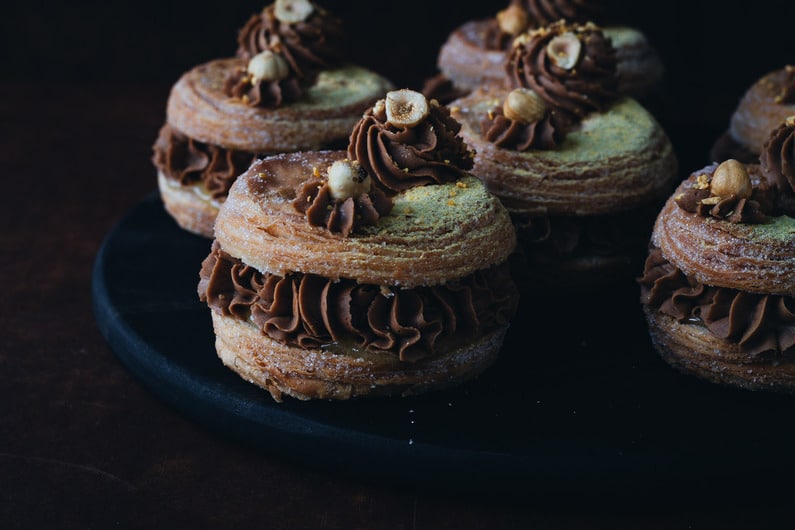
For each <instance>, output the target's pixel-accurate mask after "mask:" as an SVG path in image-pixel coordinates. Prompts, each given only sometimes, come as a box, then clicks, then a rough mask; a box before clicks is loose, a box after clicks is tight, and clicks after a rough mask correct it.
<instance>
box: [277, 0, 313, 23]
mask: <svg viewBox="0 0 795 530" xmlns="http://www.w3.org/2000/svg"><path fill="white" fill-rule="evenodd" d="M314 11H315V6H313V5H312V2H310V1H309V0H276V5H275V6H274V8H273V14H274V15H275V16H276V18H277V19H279V21H280V22H284V23H285V24H295V23H297V22H303V21H304V20H306V19H307V18H309V16H310V15H311V14H312V13H313V12H314Z"/></svg>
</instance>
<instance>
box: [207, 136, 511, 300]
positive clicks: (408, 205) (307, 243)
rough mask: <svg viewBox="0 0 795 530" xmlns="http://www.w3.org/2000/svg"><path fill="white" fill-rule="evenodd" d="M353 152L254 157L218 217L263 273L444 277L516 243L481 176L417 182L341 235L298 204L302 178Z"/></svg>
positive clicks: (419, 281)
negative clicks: (373, 218) (372, 218)
mask: <svg viewBox="0 0 795 530" xmlns="http://www.w3.org/2000/svg"><path fill="white" fill-rule="evenodd" d="M346 155H347V154H346V152H345V151H323V152H308V153H293V154H282V155H276V156H272V157H267V158H265V159H262V160H259V161H257V162H255V163H254V164H253V165H252V166H251V167H250V168H249V169H248V170H247V171H246V172H245V173H244V174H243V175H241V176H240V177H239V178H238V179H237V181H236V182H235V184H234V185H233V186H232V189H231V190H230V193H229V197H228V199H227V201H226V203H225V205H224V207H223V208H222V209H221V212H220V214H219V216H218V219H217V221H216V225H215V237H216V240H217V241H218V243H219V244H220V245H221V247H222V248H223V249H224V250H225V251H226V252H228V253H229V254H231V255H233V256H235V257H237V258H239V259H241V260H242V261H243V262H245V263H247V264H248V265H251V266H253V267H255V268H257V269H258V270H260V271H262V272H270V273H274V274H279V275H284V274H286V273H288V272H302V273H307V274H315V275H319V276H323V277H326V278H332V279H337V278H346V279H351V280H356V281H357V282H360V283H367V284H375V285H384V286H391V285H399V286H401V287H406V288H411V287H415V286H420V285H426V286H431V285H438V284H443V283H445V282H446V281H449V280H452V279H456V278H461V277H464V276H467V275H469V274H471V273H473V272H475V271H476V270H479V269H483V268H487V267H489V266H491V265H496V264H499V263H502V262H504V261H505V260H506V259H507V257H508V255H509V254H510V253H511V252H512V251H513V248H514V246H515V235H514V233H513V228H512V225H511V222H510V219H509V217H508V214H507V212H506V211H505V209H504V208H502V206H501V205H500V203H499V201H498V200H497V199H496V198H495V197H494V196H492V195H491V194H489V193H488V192H487V191H486V189H485V187H484V186H483V185H482V184H481V183H480V181H479V180H478V179H475V178H474V177H471V176H463V177H462V178H460V179H457V180H455V181H453V182H448V183H443V184H434V185H427V186H418V187H413V188H410V189H408V190H405V191H401V192H400V193H398V194H397V195H396V196H395V197H394V204H393V207H392V209H391V211H390V212H389V213H388V214H387V215H386V216H384V217H381V218H380V219H379V220H378V222H377V223H376V224H374V225H372V226H368V227H363V228H361V229H359V230H357V231H356V232H355V233H352V234H349V235H348V236H347V237H343V236H341V235H339V234H335V233H333V232H330V231H329V230H328V229H327V228H326V227H325V226H313V225H310V224H309V223H308V222H307V219H306V216H305V215H304V214H303V213H301V212H300V211H298V210H296V208H295V206H294V201H295V200H296V198H297V195H298V191H299V189H300V188H301V186H302V184H303V183H304V182H305V181H306V180H307V179H308V178H310V177H311V176H312V175H313V174H317V173H318V172H319V171H321V170H325V168H327V167H328V166H329V165H331V164H332V163H333V162H334V161H336V160H342V159H345V158H346Z"/></svg>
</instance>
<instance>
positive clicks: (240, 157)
mask: <svg viewBox="0 0 795 530" xmlns="http://www.w3.org/2000/svg"><path fill="white" fill-rule="evenodd" d="M152 150H153V155H152V162H153V163H154V164H155V166H156V167H157V169H158V170H159V171H160V172H161V173H163V175H165V176H166V178H168V179H169V180H172V181H174V182H178V183H179V184H181V185H183V186H191V185H194V184H201V185H203V187H204V188H205V189H206V190H207V192H208V194H209V195H210V196H211V197H212V198H214V199H220V198H225V197H226V196H227V195H228V194H229V188H230V187H232V183H233V182H234V181H235V179H236V178H237V176H238V175H240V174H241V173H242V172H243V171H245V170H246V169H248V166H250V165H251V163H252V162H253V161H254V159H255V158H257V155H255V154H252V153H248V152H245V151H237V150H235V149H224V148H223V147H219V146H217V145H211V144H206V143H203V142H199V141H197V140H194V139H193V138H189V137H188V136H186V135H185V134H183V133H181V132H180V131H178V130H176V129H174V128H173V127H171V126H170V125H167V124H166V125H164V126H163V127H162V128H161V129H160V133H159V135H158V137H157V140H156V141H155V144H154V146H152Z"/></svg>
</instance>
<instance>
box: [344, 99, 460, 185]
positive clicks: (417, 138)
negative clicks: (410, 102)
mask: <svg viewBox="0 0 795 530" xmlns="http://www.w3.org/2000/svg"><path fill="white" fill-rule="evenodd" d="M396 92H403V91H396ZM396 92H390V93H388V94H387V99H389V97H390V95H391V94H394V93H396ZM413 95H415V96H421V94H419V93H414V94H413ZM423 99H424V96H423ZM460 130H461V124H460V123H458V122H457V121H456V120H455V119H454V118H452V117H451V116H450V110H449V109H448V108H447V107H443V106H442V105H440V104H439V103H438V102H437V101H436V100H431V101H430V102H427V114H425V115H424V117H423V118H422V119H421V121H419V123H416V124H413V125H411V126H396V125H393V124H392V123H391V122H390V121H389V120H388V118H387V103H386V102H385V101H384V100H380V101H379V102H377V103H376V104H375V106H374V107H373V108H371V109H369V110H368V111H366V112H365V113H364V116H362V119H361V120H359V122H358V123H357V124H356V125H355V126H354V128H353V132H351V135H350V140H349V143H348V157H349V158H351V159H353V160H356V161H358V162H359V164H361V166H362V167H363V168H364V169H365V170H366V171H367V173H368V174H369V175H370V176H371V177H372V178H373V182H374V184H375V185H377V186H379V187H381V188H383V189H385V190H386V191H387V192H388V193H397V192H399V191H401V190H406V189H409V188H413V187H415V186H423V185H426V184H441V183H445V182H452V181H455V180H458V179H459V178H461V177H463V176H464V175H465V174H466V171H467V170H468V169H471V168H472V166H473V165H474V158H475V154H474V152H473V151H471V150H470V149H469V148H468V147H467V145H466V144H465V143H464V141H463V139H462V138H461V137H460V136H458V133H459V132H460Z"/></svg>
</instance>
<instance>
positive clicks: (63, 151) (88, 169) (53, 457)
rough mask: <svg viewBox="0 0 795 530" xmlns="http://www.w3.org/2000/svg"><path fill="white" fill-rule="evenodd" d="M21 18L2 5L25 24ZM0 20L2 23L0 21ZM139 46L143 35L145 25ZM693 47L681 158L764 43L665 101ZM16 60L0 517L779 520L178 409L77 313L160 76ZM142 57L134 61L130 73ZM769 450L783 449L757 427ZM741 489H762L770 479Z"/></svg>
mask: <svg viewBox="0 0 795 530" xmlns="http://www.w3.org/2000/svg"><path fill="white" fill-rule="evenodd" d="M415 4H419V2H415ZM20 5H21V3H20ZM238 7H239V6H238ZM246 9H249V6H246ZM97 16H102V13H101V12H100V15H97ZM700 16H701V19H704V18H705V17H704V14H703V13H700ZM662 17H663V19H664V20H671V19H672V17H673V15H672V14H670V13H668V12H666V13H665V14H663V15H662ZM724 18H725V16H724ZM701 19H700V20H701ZM11 20H12V23H11V24H13V23H14V22H13V20H14V17H11ZM34 20H35V19H33V18H31V17H30V16H28V17H26V18H24V19H23V17H20V18H19V21H20V23H22V22H24V23H26V24H28V25H32V24H34V22H33V21H34ZM72 22H74V21H72ZM456 22H457V20H456V21H453V20H451V21H449V22H448V25H447V27H451V26H452V25H454V23H456ZM5 23H6V26H5V27H4V28H3V29H8V28H10V27H11V24H8V19H6V21H5ZM165 24H166V23H165V22H163V23H162V24H161V25H165ZM49 25H50V26H51V27H55V26H56V25H57V20H56V21H50V22H49ZM693 26H694V24H691V25H690V26H687V27H693ZM652 31H654V32H655V33H654V35H656V36H658V37H665V36H666V35H667V34H666V33H665V32H663V31H661V30H660V29H659V28H652ZM677 31H680V32H681V31H682V28H681V27H680V28H679V29H678V30H677ZM706 31H707V33H706V34H707V37H708V38H715V39H717V38H723V37H724V34H723V33H722V32H721V30H720V28H714V27H711V26H710V27H709V28H707V30H706ZM132 32H133V30H132V29H130V28H127V34H128V35H129V34H132ZM103 36H107V35H106V34H105V33H103ZM703 37H704V35H701V38H703ZM33 40H34V39H33V38H32V37H31V38H28V39H27V40H23V41H22V45H23V46H29V45H30V44H31V42H33ZM70 42H71V41H68V42H67V44H69V43H70ZM144 42H145V43H147V44H149V45H152V46H154V44H153V42H152V39H149V40H146V39H145V38H144ZM661 44H662V45H663V51H664V53H665V54H666V57H667V58H674V56H675V54H677V53H680V52H682V51H687V46H686V45H685V44H686V43H685V44H683V43H682V41H681V39H680V38H678V37H677V36H676V35H669V39H668V40H665V41H663V42H661ZM702 44H703V42H702ZM731 44H732V45H733V46H739V44H737V42H736V40H733V41H731ZM49 45H50V46H52V48H51V49H52V50H53V51H52V53H54V54H56V55H58V56H59V57H60V58H61V59H64V58H65V57H66V55H68V53H71V52H77V51H80V50H82V51H83V52H85V50H83V49H82V48H79V47H78V46H76V45H75V44H74V42H71V47H72V49H67V50H66V51H64V50H60V49H59V48H58V42H57V41H56V39H55V38H53V37H51V40H50V41H49ZM666 45H667V47H666ZM14 49H15V50H16V48H14ZM125 49H126V48H125ZM708 49H709V50H713V51H714V50H715V49H718V46H717V45H713V46H710V47H708ZM35 52H36V57H38V58H40V56H44V55H46V54H44V53H43V52H42V51H41V50H35ZM378 52H379V50H378V49H375V50H373V54H375V53H378ZM702 52H703V47H702V48H701V49H699V51H698V53H697V55H698V56H697V57H689V56H688V58H687V59H686V61H684V62H682V63H673V62H672V63H670V64H672V65H673V72H674V75H677V74H678V75H679V76H680V78H678V79H677V78H674V82H675V83H676V85H675V86H673V87H672V88H673V90H672V92H671V95H672V96H673V98H672V101H669V104H672V105H671V109H672V110H673V111H674V114H672V116H673V119H671V120H669V121H667V122H666V125H670V127H671V128H670V133H671V136H672V138H673V139H674V141H675V145H676V147H677V148H678V149H679V153H680V160H682V161H683V164H682V165H683V168H684V169H686V170H688V171H689V170H691V169H696V167H695V166H694V165H693V164H695V163H700V161H701V160H702V159H703V158H702V157H703V156H705V155H706V152H707V151H706V150H707V149H708V146H709V142H710V139H709V137H708V136H709V134H712V133H714V132H716V131H717V130H718V129H719V128H720V127H721V126H722V123H723V122H724V121H723V120H724V119H727V118H724V116H726V114H725V113H726V112H728V110H729V108H730V106H731V105H733V104H734V102H735V101H736V99H737V98H738V97H739V93H738V88H737V87H739V86H744V85H745V84H746V83H747V82H749V81H750V80H752V79H754V78H755V77H756V76H757V75H760V74H761V73H763V72H764V71H766V70H767V69H769V68H768V67H770V66H774V65H775V66H777V65H778V64H779V62H780V57H781V54H780V53H779V56H775V55H773V56H771V57H768V59H767V60H768V63H766V65H765V66H758V67H755V68H748V69H745V70H743V72H742V77H738V78H736V79H734V81H735V83H734V85H732V86H731V87H730V88H729V89H726V90H723V91H720V90H714V91H712V88H714V86H713V87H712V88H710V86H709V85H710V84H711V83H715V77H714V75H713V76H712V77H708V78H707V79H699V80H698V81H699V83H698V84H697V85H694V86H696V88H699V87H700V90H701V91H700V92H699V91H696V90H695V88H694V94H695V96H694V97H695V100H688V101H685V100H684V99H681V100H677V98H680V97H681V96H682V94H684V93H685V87H687V86H690V83H691V81H695V79H690V78H687V79H683V78H682V77H686V76H689V75H691V74H693V72H694V71H697V68H698V67H697V65H698V64H704V63H706V62H708V61H709V56H708V54H706V56H705V54H704V53H702ZM134 53H135V50H132V51H130V50H128V52H127V56H126V57H130V56H132V55H133V54H134ZM21 57H22V54H19V53H14V54H12V57H11V61H12V62H13V61H17V63H19V64H17V66H20V65H22V66H25V68H26V70H25V75H20V76H16V77H15V76H8V75H6V77H5V78H2V79H0V171H2V182H3V191H4V193H5V195H6V199H5V202H4V204H3V206H2V208H0V227H2V232H0V234H1V235H0V273H2V274H1V276H0V277H1V278H2V282H3V289H2V296H0V418H2V419H1V420H0V528H4V529H12V528H187V527H189V525H190V527H194V528H207V527H211V528H239V527H244V528H395V529H426V528H427V529H430V528H435V529H438V528H451V529H452V528H594V527H599V528H696V529H698V528H723V529H727V528H729V529H733V528H736V529H740V528H756V529H759V528H786V527H791V524H788V523H790V522H791V513H790V512H791V510H790V509H789V508H788V507H787V506H786V505H785V504H783V503H781V502H779V501H776V502H765V501H764V498H765V496H764V495H760V496H755V497H754V498H753V500H752V501H747V502H743V501H742V500H738V499H731V500H725V499H714V498H711V497H709V495H708V492H705V496H704V498H689V499H677V498H676V495H675V494H674V495H672V496H671V497H669V498H666V499H665V500H664V501H659V502H657V501H656V500H655V499H647V501H646V502H643V503H638V502H636V501H633V502H631V503H627V502H624V500H623V499H613V500H612V501H610V502H604V501H600V502H599V503H594V502H589V500H588V499H587V498H557V499H537V498H523V497H522V496H521V495H517V496H515V497H512V498H505V497H502V496H488V495H483V496H477V497H472V496H458V495H449V494H446V493H445V492H444V491H427V490H425V489H423V488H422V487H421V485H420V484H418V485H417V487H405V486H402V487H393V486H391V485H390V484H383V483H373V482H370V481H363V480H360V479H358V478H357V477H355V476H336V475H331V474H328V473H324V472H322V471H319V470H318V469H317V468H315V467H313V466H312V465H310V464H308V465H300V464H296V463H292V462H286V461H283V460H282V459H280V458H278V457H277V456H276V455H273V454H268V453H267V452H261V451H257V450H256V449H253V448H250V447H246V446H244V445H241V444H240V443H238V442H236V441H233V440H230V439H227V438H225V437H223V436H220V435H218V434H215V433H212V432H209V431H207V430H206V429H204V428H203V427H201V426H199V425H197V424H194V423H192V422H191V421H189V420H187V419H186V418H185V417H183V416H182V415H181V414H179V413H178V412H177V411H175V410H174V409H172V408H170V407H169V406H167V405H166V404H164V403H162V402H160V401H159V400H157V399H156V398H154V397H153V395H151V394H150V393H149V392H148V391H146V390H145V389H144V388H143V386H142V385H141V384H140V383H139V382H138V381H137V380H136V379H135V378H134V377H133V376H132V375H131V374H130V373H129V372H128V371H127V370H126V369H125V367H124V366H123V365H122V364H121V362H120V361H119V360H118V359H117V357H116V356H115V355H114V352H113V351H112V350H111V348H110V347H109V346H108V344H106V342H105V340H104V339H103V337H102V336H101V334H100V332H99V331H98V329H97V326H96V325H95V321H94V316H93V313H92V303H91V302H92V300H91V290H90V281H91V274H92V264H93V260H94V257H95V256H96V253H97V251H98V249H99V248H100V245H101V243H102V241H103V238H104V237H105V236H106V234H107V233H108V232H109V231H110V230H111V229H112V228H113V226H114V225H115V223H116V222H117V221H118V220H119V219H120V218H121V217H122V216H123V215H124V213H125V212H126V211H128V210H129V209H130V208H131V207H133V206H134V205H135V204H137V203H138V202H139V201H140V200H142V199H143V198H144V197H145V196H147V195H148V194H149V193H151V192H152V191H153V190H155V188H156V184H155V173H154V170H153V168H152V165H151V163H150V161H149V159H150V153H151V144H152V142H153V140H154V138H155V136H156V133H157V130H158V128H159V127H160V125H161V124H162V122H163V119H164V105H165V101H166V97H167V94H168V89H169V86H170V83H171V82H172V81H173V80H174V77H175V75H176V72H168V73H167V74H166V75H164V76H162V75H161V76H160V79H154V80H152V81H151V82H147V81H142V80H141V79H144V78H145V77H146V76H143V75H142V76H140V77H141V79H137V80H134V81H131V80H130V79H129V78H127V77H125V76H124V75H105V74H108V70H107V69H106V70H104V71H102V70H100V73H98V74H97V75H95V76H91V75H86V76H83V77H85V78H86V79H88V80H83V81H79V80H77V79H78V78H80V76H71V77H70V76H60V77H55V78H53V77H51V76H48V75H47V68H46V64H45V65H42V64H39V63H35V64H32V63H29V62H25V60H24V59H23V58H21ZM180 57H182V56H180ZM760 57H761V56H760ZM183 58H184V57H183ZM372 58H373V57H372V56H371V59H372ZM104 59H105V57H98V58H90V59H87V64H83V65H82V66H83V71H85V72H89V73H90V72H93V71H94V70H92V68H96V67H97V64H96V63H98V62H99V61H101V60H104ZM193 59H194V58H189V59H186V60H193ZM789 60H790V61H791V60H792V56H791V55H790V58H789ZM92 61H93V62H92ZM143 62H145V60H143V59H141V60H140V61H139V63H136V64H137V67H138V68H139V69H142V70H141V71H144V70H143V67H142V66H141V63H143ZM23 63H24V64H23ZM426 63H428V64H431V63H432V61H431V62H428V61H426ZM423 64H425V63H423ZM719 64H720V66H721V67H722V66H723V65H724V64H728V62H721V63H719ZM167 66H169V67H173V65H167ZM392 68H393V70H392V71H391V72H388V73H390V74H393V75H396V76H397V78H399V76H400V72H401V70H400V69H399V66H398V65H395V64H392ZM718 69H719V68H717V67H716V68H713V69H712V73H713V74H714V73H715V71H716V70H718ZM111 70H113V69H111ZM51 71H55V72H57V73H58V74H63V73H64V72H66V70H65V68H60V69H58V68H56V69H55V70H51ZM113 71H115V70H113ZM103 72H104V73H103ZM33 73H35V74H36V75H33ZM424 73H426V72H423V74H424ZM427 73H431V72H429V71H428V72H427ZM6 74H7V72H6ZM738 75H739V74H738ZM418 77H420V76H419V75H416V76H415V77H414V78H411V80H415V79H416V78H418ZM89 78H90V79H89ZM404 79H409V78H408V77H406V78H404ZM704 85H707V86H706V87H705V86H704ZM694 110H698V111H699V112H700V113H701V114H695V113H694V112H693V111H694ZM715 116H718V119H717V120H716V119H714V118H715ZM705 119H706V121H705ZM710 119H711V120H712V121H709V120H710ZM704 131H706V132H707V133H708V134H707V135H706V136H704V137H701V138H697V136H698V135H700V134H702V133H703V132H704ZM782 421H789V419H787V418H782ZM771 450H777V451H788V450H789V449H788V448H782V447H776V444H775V441H771ZM727 465H731V463H727ZM755 487H756V488H757V489H758V491H762V492H764V491H765V490H767V489H771V490H772V489H774V488H778V485H772V484H758V485H756V486H755Z"/></svg>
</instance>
